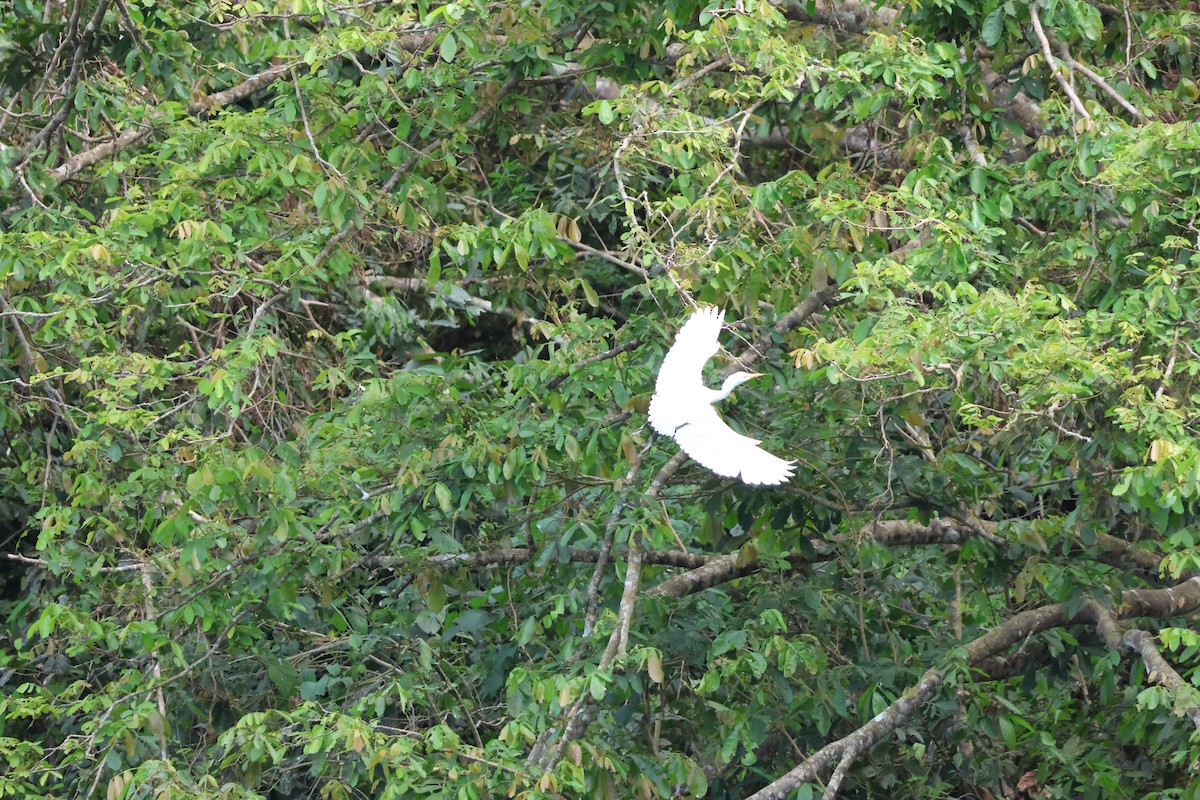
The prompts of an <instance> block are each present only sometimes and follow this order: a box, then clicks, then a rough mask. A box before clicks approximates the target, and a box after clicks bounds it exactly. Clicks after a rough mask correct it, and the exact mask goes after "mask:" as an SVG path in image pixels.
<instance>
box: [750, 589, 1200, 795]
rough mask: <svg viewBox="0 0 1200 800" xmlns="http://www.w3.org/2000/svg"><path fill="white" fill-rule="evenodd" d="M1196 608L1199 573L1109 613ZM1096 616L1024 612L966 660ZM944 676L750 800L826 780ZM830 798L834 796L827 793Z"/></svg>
mask: <svg viewBox="0 0 1200 800" xmlns="http://www.w3.org/2000/svg"><path fill="white" fill-rule="evenodd" d="M1197 608H1200V577H1196V578H1189V579H1188V580H1186V581H1184V582H1183V583H1180V584H1177V585H1176V586H1172V587H1169V588H1167V589H1130V590H1128V591H1126V592H1124V593H1122V595H1121V603H1120V605H1119V606H1118V607H1117V608H1116V609H1114V610H1113V611H1112V612H1111V613H1112V616H1113V618H1114V619H1129V618H1132V617H1139V616H1149V617H1173V616H1179V615H1180V614H1186V613H1188V612H1190V611H1194V610H1196V609H1197ZM1094 619H1095V612H1094V610H1092V609H1090V608H1085V609H1084V610H1082V611H1080V612H1079V613H1078V614H1076V615H1074V616H1071V615H1070V614H1068V613H1067V609H1066V606H1065V605H1063V604H1054V605H1049V606H1043V607H1041V608H1035V609H1031V610H1029V611H1024V612H1022V613H1020V614H1017V615H1016V616H1015V617H1012V618H1011V619H1009V620H1008V621H1007V622H1005V623H1003V624H1002V625H1000V626H998V627H996V628H994V629H993V630H991V631H989V632H988V633H985V634H984V635H982V636H980V637H979V638H977V639H975V640H974V641H972V642H970V643H968V644H967V645H966V648H965V649H966V654H967V658H966V663H967V664H968V665H969V666H976V665H978V664H980V663H982V662H984V661H985V659H989V658H992V657H994V656H996V655H998V654H1000V653H1002V652H1004V651H1005V650H1007V649H1008V648H1010V647H1012V646H1013V645H1015V644H1017V643H1018V642H1024V641H1027V640H1028V639H1029V638H1030V637H1032V636H1034V635H1035V634H1038V633H1042V632H1044V631H1047V630H1050V629H1051V628H1059V627H1063V626H1065V625H1067V624H1069V623H1072V622H1094ZM944 680H945V675H944V674H943V673H942V672H941V671H940V670H939V669H938V668H936V667H931V668H930V669H928V670H927V671H926V672H925V674H924V675H923V676H922V677H921V680H920V681H918V682H917V684H916V685H915V686H913V687H911V688H909V689H907V690H906V691H905V692H904V694H903V695H902V696H901V697H900V699H898V700H897V701H896V702H894V703H892V704H891V705H890V706H888V707H887V708H886V709H884V710H883V711H881V712H880V713H879V714H877V715H876V716H875V717H874V718H872V719H871V720H870V721H869V722H867V723H866V724H865V725H863V726H862V727H860V728H858V729H857V730H855V731H854V732H853V733H851V734H849V735H848V736H845V737H843V738H841V739H838V740H837V741H835V742H831V743H830V744H827V745H826V746H825V747H823V748H821V749H820V750H818V751H817V752H816V753H814V754H813V755H812V756H810V757H809V758H807V759H805V761H804V762H803V763H801V764H799V765H797V766H796V767H794V768H793V769H792V770H791V771H789V772H788V773H787V774H786V775H784V776H782V777H781V778H779V779H777V780H775V781H773V782H772V783H771V784H770V785H768V786H766V787H764V788H763V789H761V790H759V791H758V792H755V793H754V794H753V795H751V797H750V800H784V798H785V797H787V795H788V794H789V793H791V792H792V791H794V790H795V789H796V788H797V787H799V786H800V785H802V784H804V783H810V782H813V781H817V780H820V779H822V778H823V777H824V776H825V775H826V774H827V773H828V771H829V768H830V766H831V765H832V764H833V763H834V762H835V761H840V760H841V759H844V758H845V757H846V754H847V753H862V752H866V750H867V749H868V748H870V747H871V746H873V745H875V744H876V743H878V742H879V741H881V740H882V739H883V738H884V737H885V736H887V735H888V734H890V733H891V732H892V731H894V730H896V728H898V727H899V726H900V725H901V724H902V723H903V722H904V721H905V720H907V719H908V718H909V717H911V716H912V714H913V713H914V712H915V711H916V710H917V709H918V708H920V707H921V706H922V705H924V704H925V703H926V702H928V701H929V700H930V699H932V698H933V696H934V695H935V694H936V692H937V690H938V688H939V687H940V686H941V684H942V682H943V681H944ZM852 757H853V756H852ZM826 798H827V800H831V798H830V796H829V795H828V794H826Z"/></svg>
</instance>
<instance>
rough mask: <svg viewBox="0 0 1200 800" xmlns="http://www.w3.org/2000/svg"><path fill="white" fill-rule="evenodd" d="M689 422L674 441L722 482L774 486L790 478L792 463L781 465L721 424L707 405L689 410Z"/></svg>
mask: <svg viewBox="0 0 1200 800" xmlns="http://www.w3.org/2000/svg"><path fill="white" fill-rule="evenodd" d="M689 413H690V414H691V418H690V419H689V420H688V421H687V422H686V423H684V424H683V425H682V426H681V427H680V428H679V429H678V430H677V431H675V434H674V439H675V441H676V442H678V443H679V446H680V447H681V448H683V452H685V453H687V454H688V455H689V456H691V457H692V458H693V459H694V460H695V461H696V462H698V463H699V464H700V465H702V466H704V467H707V468H708V469H710V470H712V471H713V472H715V473H717V474H718V475H721V476H722V477H725V478H737V477H739V476H740V477H741V479H742V481H743V482H744V483H749V484H762V485H765V486H774V485H775V484H779V483H784V482H785V481H787V479H788V478H790V477H792V469H793V467H792V465H793V464H794V463H795V462H794V461H784V460H783V459H782V458H779V457H778V456H775V455H772V454H771V453H768V452H767V451H766V450H763V449H762V448H761V447H759V446H758V440H757V439H751V438H750V437H749V436H743V435H742V434H740V433H738V432H737V431H735V430H734V429H733V428H731V427H729V426H728V425H726V424H725V420H723V419H721V415H720V414H718V413H717V410H716V409H715V408H713V407H712V406H711V405H709V404H707V403H705V404H703V407H697V406H695V405H691V406H689Z"/></svg>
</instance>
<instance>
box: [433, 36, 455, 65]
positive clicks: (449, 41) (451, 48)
mask: <svg viewBox="0 0 1200 800" xmlns="http://www.w3.org/2000/svg"><path fill="white" fill-rule="evenodd" d="M457 54H458V41H457V40H456V39H455V38H454V34H453V33H449V32H448V33H447V34H446V35H445V36H443V37H442V45H441V47H440V48H439V50H438V55H440V56H441V57H442V61H446V62H451V61H453V60H454V56H455V55H457Z"/></svg>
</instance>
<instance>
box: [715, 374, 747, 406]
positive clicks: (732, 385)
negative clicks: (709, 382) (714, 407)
mask: <svg viewBox="0 0 1200 800" xmlns="http://www.w3.org/2000/svg"><path fill="white" fill-rule="evenodd" d="M740 384H741V381H739V380H738V379H737V376H736V375H730V376H729V377H728V378H726V379H725V382H724V383H722V384H721V388H720V389H715V390H713V395H712V397H711V398H709V400H708V402H710V403H715V402H717V401H719V400H724V399H725V398H726V397H729V395H731V394H733V390H734V389H736V388H737V387H738V386H739V385H740Z"/></svg>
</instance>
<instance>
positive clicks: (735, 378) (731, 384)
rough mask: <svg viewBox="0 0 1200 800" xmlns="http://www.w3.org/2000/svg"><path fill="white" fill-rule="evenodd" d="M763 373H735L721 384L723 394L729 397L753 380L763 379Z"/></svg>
mask: <svg viewBox="0 0 1200 800" xmlns="http://www.w3.org/2000/svg"><path fill="white" fill-rule="evenodd" d="M761 377H762V373H761V372H735V373H733V374H732V375H730V376H729V377H728V378H726V379H725V382H724V383H722V384H721V392H722V393H723V394H724V396H726V397H728V396H729V393H730V392H732V391H733V390H734V389H736V388H737V387H739V386H741V385H742V384H743V383H745V382H746V381H748V380H750V379H751V378H761Z"/></svg>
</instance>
